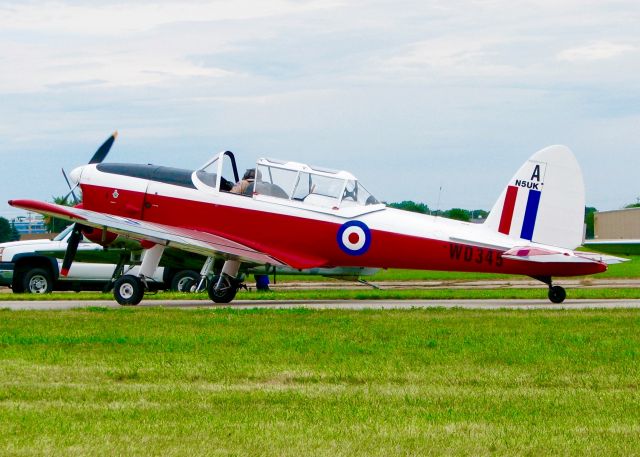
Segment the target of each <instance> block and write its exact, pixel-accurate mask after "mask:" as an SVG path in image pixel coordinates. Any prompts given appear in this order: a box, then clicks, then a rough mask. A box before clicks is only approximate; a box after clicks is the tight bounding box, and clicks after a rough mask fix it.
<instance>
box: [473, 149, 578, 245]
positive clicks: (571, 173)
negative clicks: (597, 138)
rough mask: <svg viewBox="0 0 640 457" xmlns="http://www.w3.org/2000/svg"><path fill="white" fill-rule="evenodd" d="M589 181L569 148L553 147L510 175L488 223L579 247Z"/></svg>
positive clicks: (512, 233) (504, 230) (515, 235)
mask: <svg viewBox="0 0 640 457" xmlns="http://www.w3.org/2000/svg"><path fill="white" fill-rule="evenodd" d="M584 204H585V197H584V180H583V178H582V171H581V170H580V165H578V161H577V160H576V158H575V156H574V155H573V152H571V150H570V149H569V148H567V147H566V146H549V147H547V148H544V149H542V150H540V151H538V152H536V153H535V154H534V155H532V156H531V158H529V160H527V161H526V162H525V164H524V165H523V166H522V167H521V168H520V169H519V170H518V172H517V173H516V174H515V175H514V177H513V178H511V181H509V184H508V185H507V187H506V188H505V189H504V190H503V191H502V194H500V198H498V201H497V202H496V203H495V205H494V206H493V208H492V209H491V213H490V214H489V216H488V217H487V220H486V221H485V225H486V227H487V228H489V229H491V230H495V231H497V232H500V233H503V234H505V235H509V236H510V237H512V238H518V239H521V240H527V241H531V242H533V243H540V244H546V245H550V246H556V247H560V248H565V249H575V248H576V247H578V246H580V245H581V244H582V239H583V230H584V229H583V227H584Z"/></svg>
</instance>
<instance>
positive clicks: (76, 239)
mask: <svg viewBox="0 0 640 457" xmlns="http://www.w3.org/2000/svg"><path fill="white" fill-rule="evenodd" d="M117 137H118V131H117V130H116V131H115V132H113V133H112V134H111V136H110V137H109V138H107V139H106V140H105V142H104V143H102V145H101V146H100V147H99V148H98V150H97V151H96V152H95V154H93V157H91V160H89V164H90V165H91V164H95V163H102V161H103V160H104V159H105V158H106V157H107V154H109V151H110V150H111V146H113V142H114V141H115V140H116V138H117ZM62 175H63V176H64V179H65V181H67V185H68V186H69V189H70V190H69V193H68V194H67V195H65V196H64V199H63V201H64V202H65V203H66V201H67V199H68V198H69V197H70V196H73V201H74V203H75V204H76V205H77V204H78V203H80V199H78V197H77V195H76V194H75V192H74V190H75V189H76V188H77V187H78V185H79V184H80V183H76V185H75V186H71V182H70V181H69V177H68V176H67V173H66V172H65V171H64V169H62ZM90 230H91V228H90V227H85V226H84V225H80V224H78V223H75V224H74V225H73V229H71V235H70V236H69V239H68V241H67V243H68V246H67V250H66V252H65V253H64V260H63V261H62V267H61V268H60V274H61V275H62V276H67V275H68V274H69V269H70V268H71V264H72V263H73V259H74V258H75V257H76V253H77V252H78V245H79V244H80V241H81V240H82V232H83V231H90Z"/></svg>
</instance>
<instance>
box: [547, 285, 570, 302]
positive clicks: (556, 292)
mask: <svg viewBox="0 0 640 457" xmlns="http://www.w3.org/2000/svg"><path fill="white" fill-rule="evenodd" d="M565 298H567V292H566V291H565V290H564V287H561V286H549V300H551V302H552V303H562V302H563V301H564V299H565Z"/></svg>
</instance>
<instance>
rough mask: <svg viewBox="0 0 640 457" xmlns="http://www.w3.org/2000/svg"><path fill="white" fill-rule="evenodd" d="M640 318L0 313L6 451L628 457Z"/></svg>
mask: <svg viewBox="0 0 640 457" xmlns="http://www.w3.org/2000/svg"><path fill="white" fill-rule="evenodd" d="M639 325H640V311H638V310H613V311H604V310H595V311H470V310H442V309H432V310H410V311H336V310H333V311H312V310H278V311H276V310H260V311H258V310H242V311H240V310H231V309H216V310H212V309H208V310H189V311H186V310H169V309H162V308H156V309H129V308H123V309H117V310H105V309H101V308H94V309H89V310H82V311H61V312H27V311H25V312H11V311H6V310H5V311H0V430H2V433H1V434H0V454H3V455H163V456H165V455H167V456H171V455H191V456H195V455H269V456H271V455H291V456H294V455H295V456H299V455H331V456H340V455H376V456H388V455H427V454H449V455H470V454H471V455H486V454H497V455H514V454H519V455H558V454H563V455H572V454H573V455H577V454H580V455H584V454H589V455H637V454H640V440H638V436H640V389H639V388H640V364H639V359H640V349H639V348H640V332H638V327H639Z"/></svg>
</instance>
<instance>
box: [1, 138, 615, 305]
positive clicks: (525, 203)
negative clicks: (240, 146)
mask: <svg viewBox="0 0 640 457" xmlns="http://www.w3.org/2000/svg"><path fill="white" fill-rule="evenodd" d="M115 135H116V134H114V135H112V136H111V137H110V138H109V139H108V140H107V141H106V142H105V143H104V144H103V145H102V146H101V147H100V148H99V149H98V151H97V152H96V153H95V155H94V157H93V158H92V160H91V161H90V162H89V164H88V165H84V166H81V167H78V168H76V169H74V170H73V171H72V172H71V174H70V177H71V180H72V181H73V182H74V183H75V184H76V186H79V187H80V188H81V190H82V203H81V204H79V205H78V206H76V207H73V208H70V207H65V206H60V205H55V204H52V203H46V202H41V201H34V200H11V201H10V202H9V204H10V205H12V206H14V207H17V208H23V209H26V210H29V211H34V212H38V213H42V214H45V215H50V216H54V217H56V218H62V219H67V220H69V221H72V222H75V223H76V225H75V229H74V236H73V237H72V240H71V241H70V242H69V247H68V249H67V252H66V255H65V261H64V263H63V268H62V270H63V271H62V274H64V273H65V271H64V270H68V268H69V266H70V265H71V262H72V261H73V257H74V255H75V251H76V248H77V244H78V241H79V240H80V238H81V235H82V234H85V236H87V237H88V238H90V239H91V240H92V241H96V242H99V243H101V244H102V245H104V246H110V245H117V244H118V243H119V242H121V241H123V240H125V241H126V240H137V242H139V243H141V244H142V247H143V248H144V249H145V252H144V255H143V258H142V265H141V269H140V276H133V275H123V276H121V277H120V278H119V279H117V281H116V282H115V285H114V296H115V299H116V301H117V302H118V303H120V304H122V305H135V304H138V303H139V302H140V301H141V300H142V298H143V295H144V292H145V288H146V278H150V277H151V276H153V272H154V271H155V269H156V268H157V267H158V264H159V262H160V260H161V257H162V254H163V251H164V250H165V248H167V247H174V248H178V249H181V250H184V251H185V255H189V253H197V254H203V255H205V256H207V257H208V260H207V262H206V263H205V266H204V267H203V270H202V277H203V281H202V282H201V284H202V283H204V278H210V280H209V281H207V282H206V284H207V286H206V287H207V290H208V292H209V296H210V297H211V299H212V300H213V301H215V302H219V303H228V302H230V301H231V300H233V298H234V297H235V295H236V292H237V290H238V289H239V287H241V286H242V280H243V272H244V271H246V269H247V268H249V267H256V266H259V265H263V266H265V271H268V269H269V268H271V267H281V266H288V267H291V268H294V269H312V268H332V267H372V268H375V267H377V268H406V269H419V270H450V271H470V272H483V273H510V274H520V275H527V276H531V277H533V278H536V279H539V280H540V281H542V282H544V283H545V284H547V285H548V286H549V299H550V300H551V301H552V302H554V303H560V302H562V301H563V300H564V299H565V297H566V292H565V290H564V289H563V288H562V287H560V286H557V285H553V284H552V278H553V277H559V276H575V275H587V274H592V273H600V272H603V271H605V270H606V269H607V263H616V262H617V261H620V260H622V259H618V258H616V257H611V256H606V255H602V254H591V253H585V252H576V251H574V249H575V248H576V247H578V246H580V245H581V243H582V240H583V218H584V206H585V201H584V183H583V179H582V173H581V171H580V167H579V165H578V163H577V161H576V159H575V157H574V155H573V153H572V152H571V151H570V150H569V149H568V148H567V147H564V146H550V147H547V148H545V149H542V150H540V151H538V152H536V153H535V154H534V155H533V156H532V157H531V158H530V159H529V160H527V161H526V162H525V163H524V165H523V166H522V167H521V168H520V169H519V170H518V171H517V173H516V174H515V175H514V177H513V178H512V179H511V180H510V181H509V182H508V184H507V186H506V187H505V189H504V190H503V192H502V193H501V195H500V197H499V198H498V200H497V202H496V203H495V205H494V206H493V209H492V210H491V213H490V214H489V216H488V218H487V219H486V221H485V222H484V223H483V224H471V223H466V222H460V221H455V220H450V219H445V218H442V217H433V216H428V215H423V214H416V213H411V212H406V211H401V210H397V209H393V208H388V207H387V206H386V205H385V204H383V203H380V202H379V201H378V200H377V199H376V198H375V197H374V196H373V195H371V194H370V193H369V192H368V191H367V190H366V189H365V187H364V186H363V185H362V184H361V183H360V182H359V181H358V180H357V179H356V178H355V177H354V176H353V175H352V174H350V173H348V172H346V171H334V170H329V169H325V168H318V167H314V166H309V165H305V164H302V163H297V162H287V161H280V160H273V159H264V158H263V159H258V161H257V166H256V170H257V171H256V179H255V182H254V183H252V185H251V186H250V188H249V189H250V191H249V192H248V195H241V194H235V193H231V192H230V190H231V187H232V185H233V184H234V183H235V182H237V181H239V175H238V171H237V167H236V162H235V158H234V155H233V154H232V153H231V152H229V151H225V152H221V153H219V154H218V155H216V156H215V157H213V158H212V159H211V160H210V161H208V162H207V163H205V164H204V165H203V166H202V167H200V168H198V169H197V170H195V171H194V170H185V169H177V168H169V167H163V166H157V165H135V164H119V163H103V160H104V158H105V157H106V155H107V153H108V151H109V149H110V148H111V145H112V144H113V141H114V139H115ZM225 173H226V178H225V177H223V174H225ZM220 258H222V259H224V264H223V266H222V268H221V271H213V270H214V264H215V262H214V260H215V259H220Z"/></svg>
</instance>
